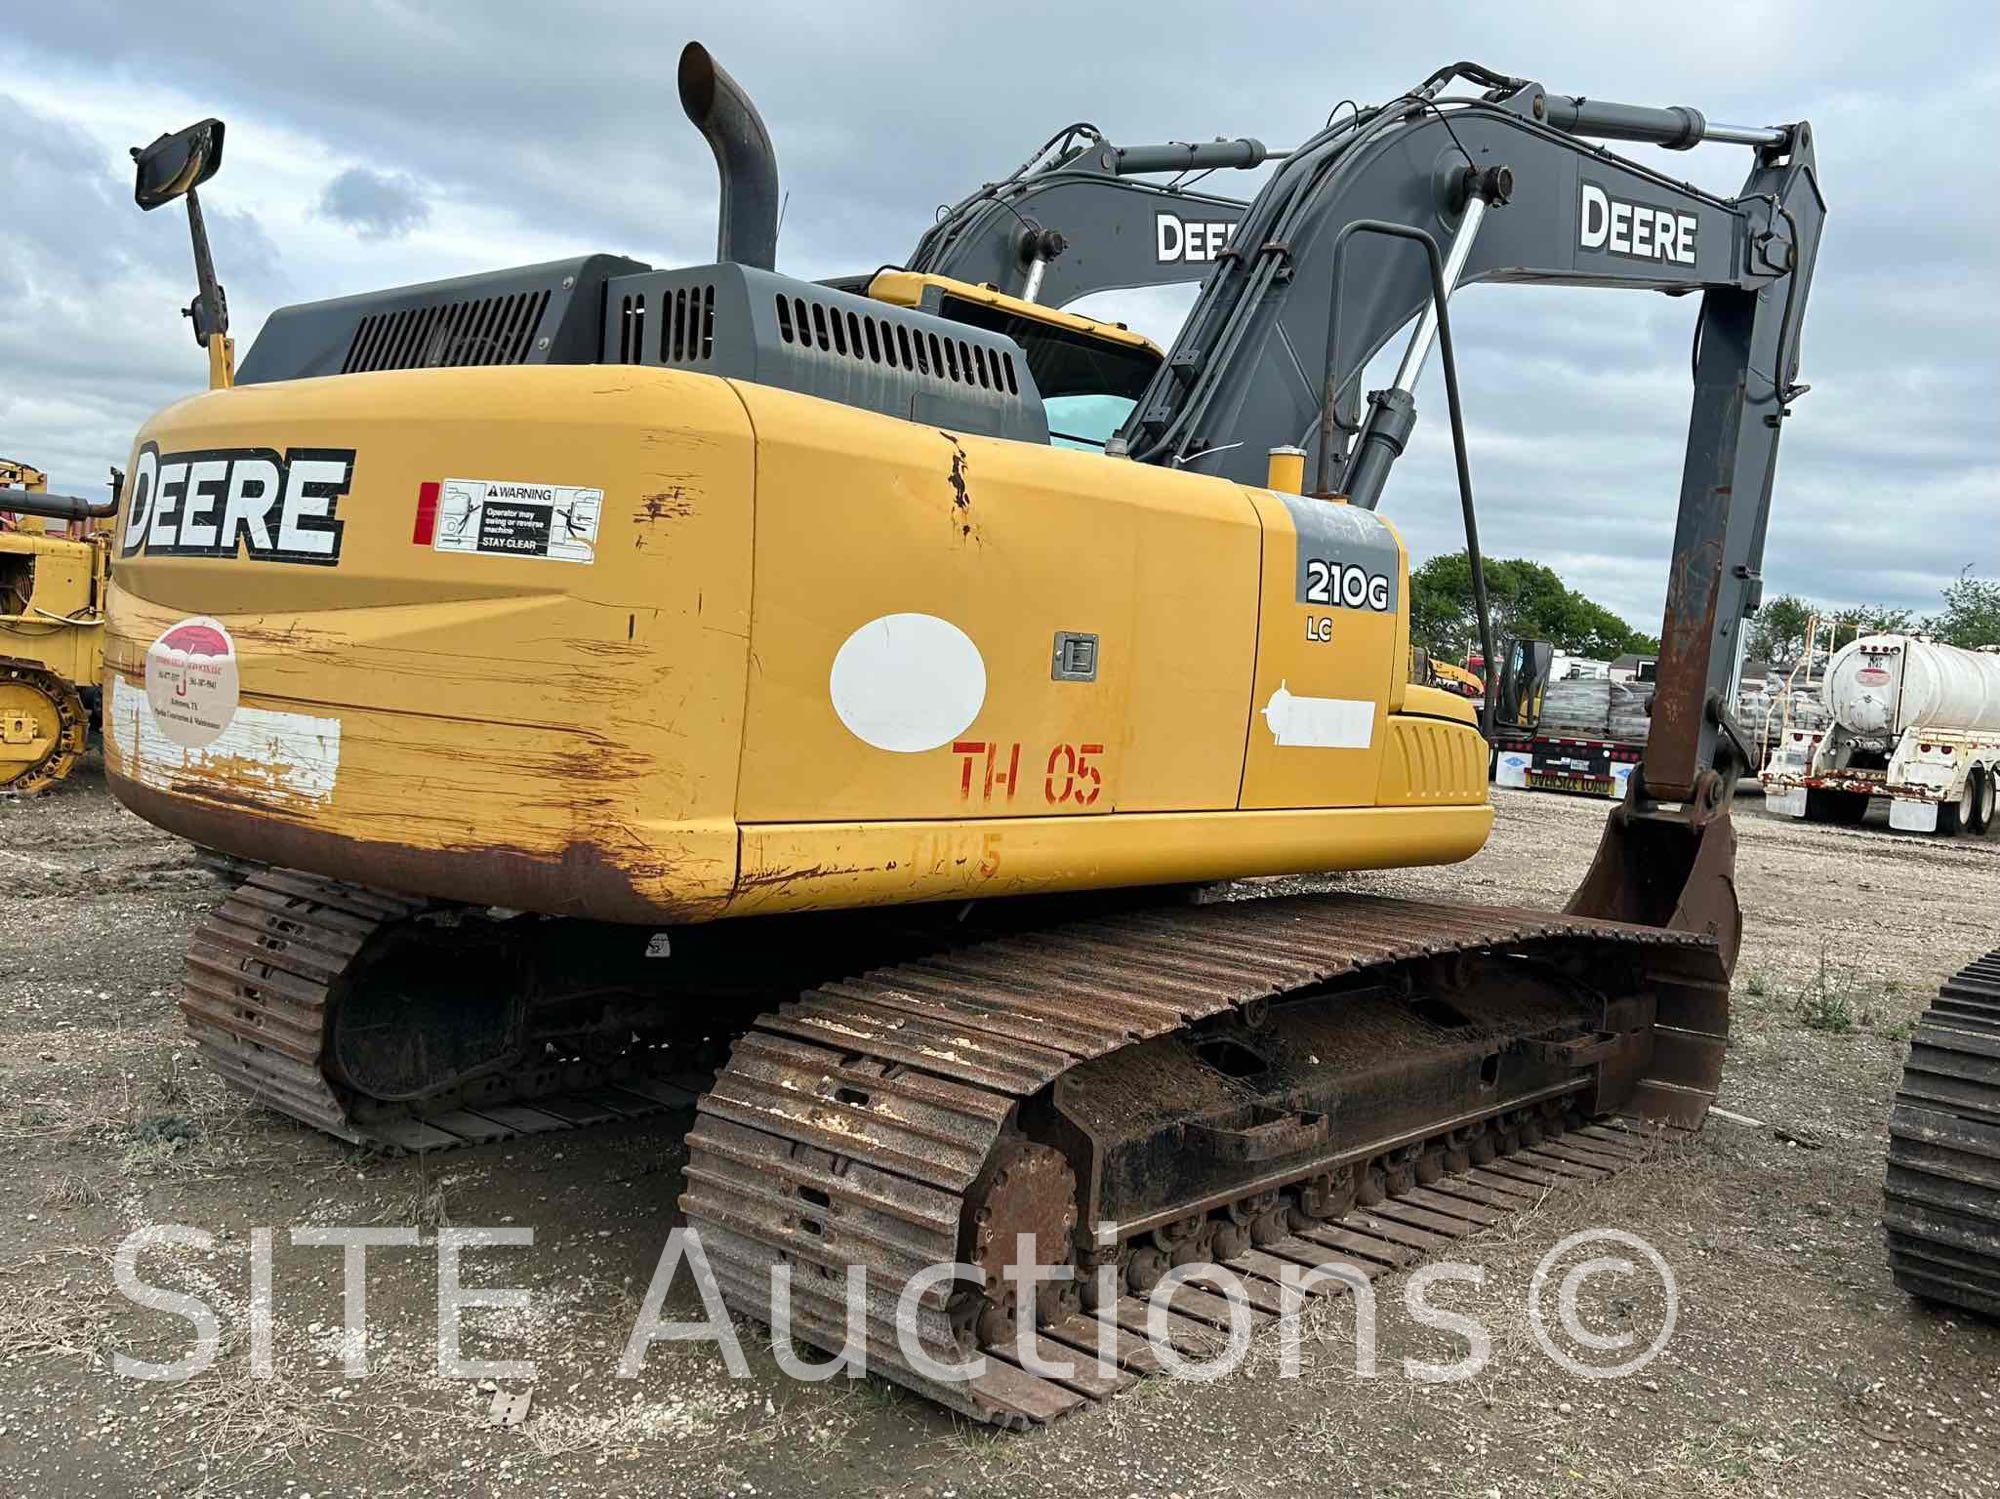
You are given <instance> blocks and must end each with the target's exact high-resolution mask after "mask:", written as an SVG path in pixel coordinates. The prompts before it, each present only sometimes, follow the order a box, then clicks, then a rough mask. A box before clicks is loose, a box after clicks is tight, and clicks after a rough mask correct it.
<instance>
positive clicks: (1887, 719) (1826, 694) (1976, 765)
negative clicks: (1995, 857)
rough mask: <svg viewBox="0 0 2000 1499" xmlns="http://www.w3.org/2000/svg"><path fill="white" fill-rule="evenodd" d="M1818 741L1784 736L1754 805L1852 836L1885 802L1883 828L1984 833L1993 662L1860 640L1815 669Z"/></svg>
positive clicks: (1991, 777) (1998, 713)
mask: <svg viewBox="0 0 2000 1499" xmlns="http://www.w3.org/2000/svg"><path fill="white" fill-rule="evenodd" d="M1820 700H1821V702H1822V703H1823V704H1824V705H1825V707H1826V711H1827V716H1828V719H1829V722H1828V723H1827V726H1826V727H1825V728H1824V729H1807V728H1794V729H1792V730H1790V731H1789V732H1787V733H1786V735H1785V736H1784V739H1783V741H1782V742H1781V743H1780V744H1779V745H1778V747H1777V748H1776V750H1775V751H1774V752H1773V753H1772V756H1771V759H1770V761H1769V762H1768V764H1767V765H1766V767H1765V770H1764V776H1763V781H1764V805H1765V807H1766V808H1767V809H1769V810H1770V811H1771V812H1773V813H1776V814H1779V815H1781V816H1787V817H1802V818H1806V819H1808V820H1810V821H1813V822H1832V823H1845V824H1848V825H1853V824H1855V823H1858V822H1860V821H1861V819H1862V818H1863V817H1864V816H1865V815H1866V814H1867V811H1868V803H1869V800H1870V798H1872V797H1877V796H1885V797H1887V798H1889V826H1890V827H1892V828H1895V829H1897V830H1899V831H1901V832H1910V833H1943V834H1947V835H1949V834H1953V833H1960V832H1965V833H1984V832H1985V831H1986V830H1987V828H1988V827H1989V826H1990V825H1991V823H1992V820H1993V803H1994V794H1995V789H1996V784H2000V783H1997V782H1996V776H2000V655H1996V654H1991V653H1988V652H1984V651H1969V650H1964V649H1961V648H1960V647H1957V646H1950V645H1940V644H1938V643H1936V642H1934V641H1929V640H1923V639H1920V638H1919V637H1917V636H1914V635H1864V636H1862V637H1861V638H1860V639H1859V640H1856V641H1853V642H1851V643H1849V644H1847V645H1844V646H1842V647H1841V648H1840V650H1839V651H1837V652H1836V653H1835V654H1834V657H1833V659H1832V660H1831V661H1830V662H1828V663H1827V669H1826V675H1825V677H1824V678H1823V679H1822V681H1821V683H1820Z"/></svg>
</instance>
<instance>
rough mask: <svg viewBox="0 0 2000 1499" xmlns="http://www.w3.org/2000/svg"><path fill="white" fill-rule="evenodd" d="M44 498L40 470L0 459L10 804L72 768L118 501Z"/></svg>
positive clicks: (92, 673)
mask: <svg viewBox="0 0 2000 1499" xmlns="http://www.w3.org/2000/svg"><path fill="white" fill-rule="evenodd" d="M48 491H49V482H48V476H47V475H46V474H44V473H43V472H42V471H41V470H40V469H37V468H32V467H30V466H29V465H28V464H25V463H21V462H18V461H17V460H15V459H11V458H0V792H10V793H12V794H14V795H16V796H33V795H35V794H36V793H38V792H42V791H47V790H48V789H49V788H50V787H52V786H55V785H57V784H59V783H60V782H61V781H62V780H63V778H64V777H66V776H67V775H68V774H69V773H70V772H71V771H72V770H74V769H75V768H76V763H77V761H79V760H81V759H82V758H83V752H84V750H85V748H86V747H87V746H88V744H89V739H90V725H91V719H92V717H93V715H94V714H95V712H96V708H97V693H98V687H97V682H98V678H99V677H100V676H101V675H102V674H103V671H104V596H105V591H106V589H107V588H108V586H109V584H110V558H111V524H112V523H111V516H112V514H113V513H114V512H115V510H116V508H117V502H116V498H115V495H114V498H113V499H111V500H108V501H101V502H94V501H90V500H82V499H74V498H72V497H70V496H68V495H52V494H50V493H49V492H48ZM52 523H53V524H52Z"/></svg>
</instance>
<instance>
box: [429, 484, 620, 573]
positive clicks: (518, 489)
mask: <svg viewBox="0 0 2000 1499" xmlns="http://www.w3.org/2000/svg"><path fill="white" fill-rule="evenodd" d="M603 510H604V491H603V490H601V489H579V488H577V487H576V486H575V485H572V484H516V483H513V482H511V481H507V480H502V479H446V480H445V481H444V484H443V486H442V487H441V488H440V490H439V493H438V517H437V539H436V540H435V541H434V542H433V543H432V545H433V546H434V547H436V548H437V550H438V551H440V552H477V553H480V554H482V555H484V556H488V557H542V558H545V559H547V560H548V561H551V562H594V561H596V560H597V518H598V516H599V515H600V514H601V513H602V512H603Z"/></svg>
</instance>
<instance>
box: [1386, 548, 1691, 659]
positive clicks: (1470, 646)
mask: <svg viewBox="0 0 2000 1499" xmlns="http://www.w3.org/2000/svg"><path fill="white" fill-rule="evenodd" d="M1485 563H1486V566H1485V571H1486V601H1487V607H1488V609H1490V610H1491V612H1492V615H1493V634H1494V638H1495V639H1496V640H1497V639H1498V638H1499V637H1500V636H1502V635H1514V636H1519V637H1523V638H1532V639H1536V640H1547V641H1551V642H1553V643H1554V645H1555V647H1556V649H1557V650H1559V651H1564V652H1566V653H1568V654H1570V655H1573V656H1590V657H1593V658H1596V659H1598V660H1604V661H1609V660H1612V659H1614V658H1616V657H1618V656H1623V655H1627V654H1634V655H1642V656H1646V655H1653V654H1655V653H1657V652H1658V651H1659V649H1660V642H1659V640H1658V638H1657V637H1655V636H1652V635H1646V634H1642V633H1641V632H1640V631H1638V630H1635V629H1633V628H1632V627H1631V626H1630V625H1629V624H1627V623H1626V622H1625V621H1624V620H1623V619H1621V618H1620V617H1619V616H1618V615H1616V614H1614V613H1613V612H1612V611H1611V610H1609V609H1607V608H1605V607H1604V605H1602V604H1600V603H1597V602H1596V601H1595V600H1593V599H1588V598H1585V597H1584V596H1583V595H1582V594H1580V593H1578V592H1577V591H1576V590H1575V589H1574V588H1571V587H1570V586H1569V585H1568V584H1567V583H1565V582H1563V580H1562V579H1561V578H1559V577H1557V576H1556V573H1555V570H1554V569H1553V568H1550V567H1547V566H1545V565H1544V564H1542V563H1540V562H1530V561H1529V560H1527V559H1526V558H1525V557H1502V558H1494V557H1488V558H1486V559H1485ZM1410 638H1411V639H1412V640H1413V641H1415V642H1416V643H1417V644H1419V645H1421V646H1422V647H1423V649H1424V650H1425V652H1426V653H1427V654H1429V655H1432V656H1436V657H1438V658H1439V659H1441V660H1446V661H1463V660H1465V659H1466V658H1467V657H1468V656H1469V655H1471V654H1472V652H1474V651H1476V650H1477V649H1478V648H1479V617H1478V615H1477V614H1476V613H1475V612H1474V610H1473V607H1472V564H1471V563H1470V562H1468V561H1467V560H1466V555H1465V553H1464V552H1447V553H1445V554H1444V555H1442V556H1438V557H1433V558H1431V559H1430V561H1428V562H1426V563H1424V565H1423V566H1421V567H1419V568H1416V569H1415V570H1413V571H1412V572H1411V574H1410Z"/></svg>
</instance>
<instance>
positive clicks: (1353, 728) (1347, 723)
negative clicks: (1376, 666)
mask: <svg viewBox="0 0 2000 1499" xmlns="http://www.w3.org/2000/svg"><path fill="white" fill-rule="evenodd" d="M1264 722H1265V723H1267V724H1269V725H1270V727H1271V735H1272V737H1273V738H1274V739H1276V740H1277V742H1278V743H1279V744H1281V745H1288V746H1297V747H1299V748H1303V749H1367V748H1368V746H1369V745H1370V744H1372V743H1373V742H1374V740H1375V704H1374V703H1372V702H1370V701H1369V700H1368V699H1367V698H1347V697H1294V696H1293V695H1292V694H1291V692H1290V691H1289V690H1288V689H1287V688H1286V687H1285V686H1284V684H1283V683H1280V684H1279V686H1278V690H1277V691H1276V692H1274V693H1272V694H1271V701H1270V702H1268V703H1266V704H1265V705H1264Z"/></svg>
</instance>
